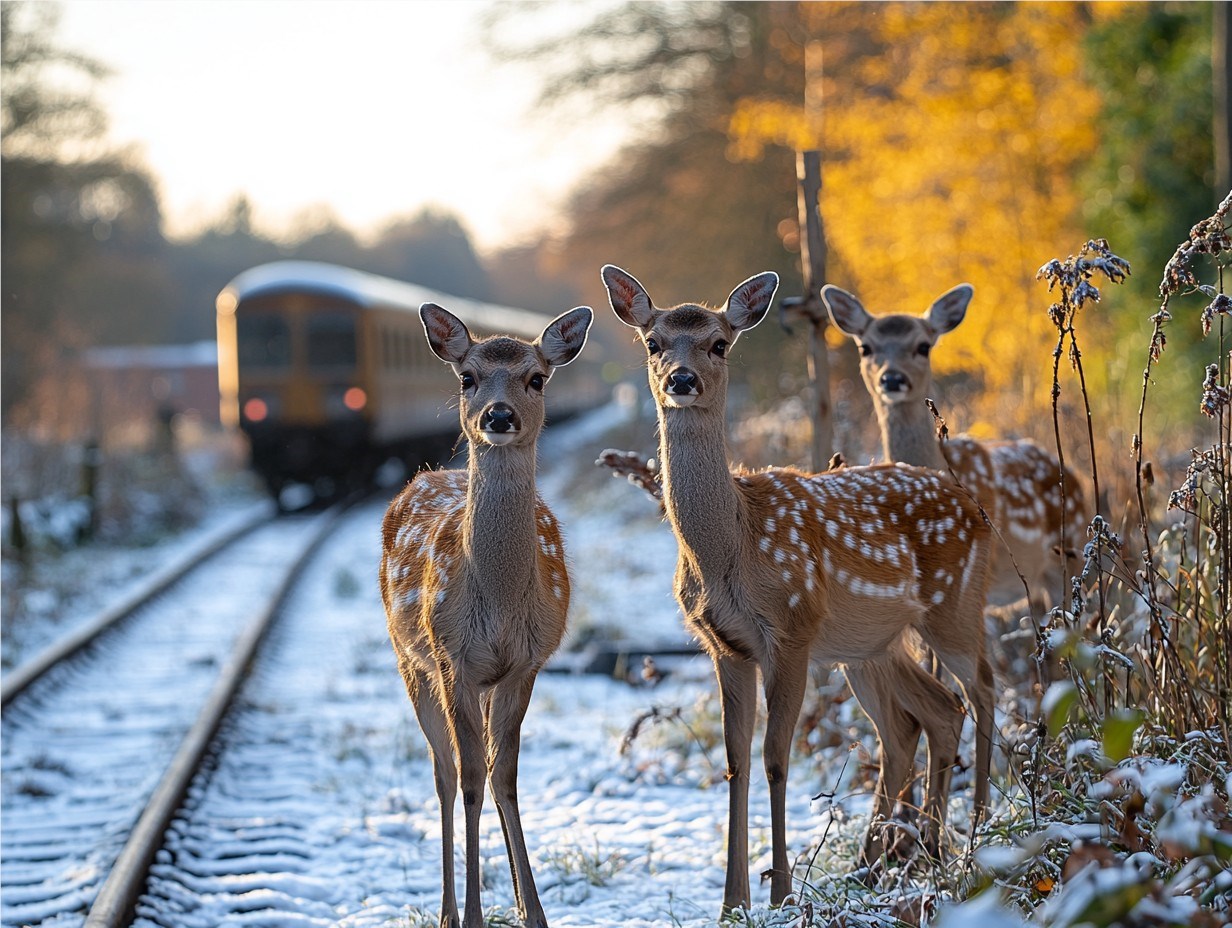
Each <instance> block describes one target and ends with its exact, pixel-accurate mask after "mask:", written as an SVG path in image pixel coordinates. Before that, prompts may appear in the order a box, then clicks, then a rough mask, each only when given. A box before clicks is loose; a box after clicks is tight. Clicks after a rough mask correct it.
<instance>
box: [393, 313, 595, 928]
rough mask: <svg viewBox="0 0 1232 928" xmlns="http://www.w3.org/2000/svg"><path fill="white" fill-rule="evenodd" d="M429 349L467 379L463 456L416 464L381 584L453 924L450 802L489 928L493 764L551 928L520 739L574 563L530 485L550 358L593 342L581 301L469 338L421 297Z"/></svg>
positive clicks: (523, 891) (474, 923)
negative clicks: (483, 879) (534, 858)
mask: <svg viewBox="0 0 1232 928" xmlns="http://www.w3.org/2000/svg"><path fill="white" fill-rule="evenodd" d="M419 312H420V317H421V318H422V320H423V325H424V331H425V332H426V333H427V336H428V344H429V345H430V346H431V348H432V351H433V353H435V354H436V356H437V357H438V358H440V359H441V360H442V361H445V362H447V363H448V364H450V365H452V367H453V369H454V371H455V373H457V375H458V379H459V381H460V382H461V392H460V405H459V414H460V417H461V420H462V430H463V432H464V433H465V435H466V438H467V439H468V441H469V452H468V460H467V469H466V471H465V472H461V471H443V470H442V471H431V472H427V471H425V472H421V473H419V474H418V475H416V477H415V479H414V480H413V481H412V482H411V484H410V485H409V486H407V487H406V489H404V490H403V491H402V492H401V493H400V494H399V495H398V496H397V497H396V498H395V499H394V501H393V502H392V503H391V504H390V506H389V510H388V511H387V512H386V514H385V520H384V523H383V525H382V535H383V554H382V557H381V568H380V581H381V598H382V600H383V602H384V604H385V613H386V616H387V617H388V620H389V637H390V640H391V642H392V643H393V646H394V651H395V652H396V654H397V656H398V670H399V671H400V672H401V674H402V678H403V680H404V681H405V682H406V689H407V692H408V693H409V694H410V697H411V702H412V703H413V704H414V706H415V714H416V715H417V716H418V718H419V724H420V727H421V728H423V732H424V735H425V736H426V737H427V739H428V744H429V747H430V749H431V753H432V765H433V771H434V774H435V778H436V792H437V797H438V798H439V800H440V805H441V835H442V838H441V841H442V858H443V874H442V884H443V889H442V898H441V924H442V926H448V928H458V925H459V920H458V903H457V897H456V893H455V890H454V865H453V843H454V842H453V808H454V798H455V796H456V794H457V788H458V783H459V780H460V781H461V785H462V806H463V811H464V813H465V817H466V921H465V923H464V924H465V928H480V926H482V925H483V912H482V910H481V908H480V899H479V883H480V876H479V814H480V810H481V808H482V806H483V790H484V779H485V772H486V774H487V777H488V779H489V781H490V783H491V788H492V796H493V798H494V800H495V802H496V808H497V811H498V812H499V813H500V821H501V827H502V829H503V830H504V833H505V845H506V848H507V849H508V852H509V867H510V871H511V873H512V876H513V891H514V896H515V901H516V904H517V908H518V912H519V914H520V915H521V917H522V921H523V924H525V925H527V926H530V928H545V926H546V925H547V919H546V918H545V917H544V914H543V907H542V906H541V905H540V903H539V895H538V893H537V892H536V890H535V879H534V877H533V876H532V874H531V868H530V858H529V856H528V855H527V851H526V839H525V837H524V836H523V833H522V822H521V817H520V815H519V813H518V788H517V771H518V749H519V743H520V738H521V726H522V719H523V716H524V715H525V714H526V707H527V705H528V703H529V702H530V697H531V690H532V688H533V687H534V685H535V676H536V674H538V672H539V670H540V668H541V667H543V665H544V663H545V662H546V661H547V659H548V658H549V657H550V656H551V654H552V652H554V651H555V650H556V648H557V646H558V645H559V644H560V640H561V637H562V636H563V635H564V632H565V616H566V613H567V612H568V609H569V576H568V573H567V571H566V568H565V555H564V550H563V547H562V544H561V537H560V529H559V527H558V526H557V523H556V519H555V517H554V516H553V515H552V513H551V511H550V510H549V509H548V507H547V505H546V504H545V503H544V502H543V500H542V499H540V498H539V496H538V494H537V492H536V490H535V463H536V461H535V457H536V453H535V445H536V441H537V440H538V438H539V433H540V431H541V430H542V428H543V422H544V409H543V390H544V387H545V386H546V384H547V382H548V380H549V378H550V377H551V376H552V371H553V370H554V369H555V368H557V367H561V366H563V365H565V364H568V363H569V362H570V361H572V360H573V359H574V358H575V357H577V355H578V352H580V351H581V350H582V346H583V345H584V344H585V343H586V333H587V330H588V329H589V327H590V323H591V321H592V318H593V313H592V312H591V310H590V308H589V307H585V306H582V307H578V308H577V309H574V310H571V311H569V312H567V313H565V314H564V315H562V316H559V317H558V318H557V319H555V320H554V321H553V322H552V323H551V324H550V325H548V327H547V328H545V329H544V330H543V333H542V334H541V335H540V336H539V338H537V339H536V340H535V341H534V342H525V341H522V340H521V339H518V338H512V337H507V336H492V337H490V338H485V339H483V340H482V341H475V340H474V339H473V338H472V337H471V334H470V332H469V331H468V329H467V328H466V326H465V325H464V324H463V323H462V322H461V320H459V319H457V318H456V317H455V316H453V315H452V314H450V313H449V312H447V311H445V310H444V309H442V308H441V307H439V306H437V305H435V304H433V303H425V304H424V305H423V306H421V307H420V310H419Z"/></svg>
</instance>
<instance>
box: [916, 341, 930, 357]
mask: <svg viewBox="0 0 1232 928" xmlns="http://www.w3.org/2000/svg"><path fill="white" fill-rule="evenodd" d="M932 347H933V346H932V345H930V344H929V343H928V342H920V344H919V345H917V346H916V349H915V353H916V354H918V355H919V356H920V357H921V358H927V357H928V352H929V351H930V350H932Z"/></svg>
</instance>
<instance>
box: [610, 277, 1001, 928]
mask: <svg viewBox="0 0 1232 928" xmlns="http://www.w3.org/2000/svg"><path fill="white" fill-rule="evenodd" d="M602 273H603V281H604V284H605V285H606V287H607V292H608V297H609V299H610V301H611V305H612V309H613V310H614V311H615V312H616V315H617V316H618V317H619V318H620V320H621V321H622V322H624V323H625V324H626V325H628V326H631V327H633V328H635V329H636V330H637V331H638V333H639V334H640V336H641V340H642V343H643V345H644V347H645V349H646V355H647V363H648V368H649V377H650V390H651V393H652V394H653V396H654V399H655V404H656V406H657V409H658V420H659V461H660V467H661V476H662V481H663V499H664V502H665V507H666V512H667V519H668V522H669V523H670V525H671V527H672V531H673V532H674V533H675V535H676V539H677V542H678V547H679V559H678V561H677V565H676V577H675V583H674V585H675V595H676V599H677V601H678V602H679V604H680V608H681V610H682V612H683V614H684V620H685V624H686V626H687V628H688V629H689V631H690V632H692V633H693V634H694V635H695V636H696V637H697V639H698V640H699V641H700V642H701V645H702V646H703V647H704V648H705V650H706V651H707V652H708V653H709V655H710V657H711V658H712V660H713V661H714V667H715V673H716V675H717V677H718V685H719V695H720V700H721V703H722V711H723V737H724V741H725V743H726V752H727V779H728V781H729V814H728V842H727V877H726V885H725V889H724V893H723V911H724V912H725V913H726V912H729V911H731V910H733V909H736V908H738V907H741V906H747V905H748V904H749V899H750V897H749V873H748V788H749V774H750V751H751V742H752V737H753V725H754V712H755V707H756V703H757V692H756V685H757V672H758V671H759V670H760V671H761V675H762V683H763V689H764V691H765V698H766V707H767V712H766V714H767V720H766V733H765V741H764V744H763V761H764V765H765V771H766V779H767V781H768V783H769V787H770V808H771V841H772V871H771V876H770V898H771V902H772V903H775V904H778V903H781V902H783V900H784V899H785V898H786V896H787V895H788V893H789V892H790V888H791V869H790V866H789V864H788V859H787V847H786V817H785V799H786V788H787V768H788V754H789V749H790V745H791V741H792V733H793V731H794V729H795V726H796V722H797V720H798V717H799V714H800V707H801V704H802V700H803V696H804V690H805V685H806V680H807V677H808V665H809V662H810V659H816V660H820V661H825V662H829V663H837V664H842V665H843V666H844V669H845V672H846V675H847V679H848V681H849V682H850V684H851V688H852V690H853V692H854V693H855V695H856V698H857V699H858V700H859V702H860V704H861V706H863V708H864V710H865V711H866V712H867V713H868V715H869V717H870V718H871V719H872V721H873V724H874V726H875V727H876V729H877V734H878V737H879V739H880V742H881V769H880V776H879V781H878V786H877V791H876V793H875V797H874V809H873V817H872V824H871V825H870V828H869V833H868V837H867V838H866V840H865V843H864V852H863V857H864V859H865V860H866V861H869V860H871V859H873V858H875V856H876V855H877V854H878V853H879V851H880V848H881V844H880V839H879V837H878V835H879V832H880V829H879V828H878V827H877V823H878V822H879V821H880V820H882V819H884V818H885V817H887V816H888V815H889V813H890V811H891V808H892V806H893V803H894V801H895V799H896V797H897V796H898V794H899V792H900V791H901V789H902V788H903V787H904V786H905V784H906V782H907V780H908V778H909V776H910V774H911V771H912V768H913V764H914V756H915V749H916V745H917V743H918V740H919V735H920V730H921V728H923V730H924V733H925V735H926V737H927V741H928V774H927V787H926V800H925V812H926V815H925V819H924V827H925V831H926V842H927V843H928V844H929V846H930V847H932V848H935V846H936V842H937V840H938V836H939V833H940V829H941V826H942V825H943V823H944V821H945V813H946V794H947V792H948V788H949V773H950V769H951V767H952V765H953V763H954V761H955V758H956V757H957V754H958V745H959V739H960V735H961V728H962V723H963V712H962V704H961V702H960V701H959V699H958V697H957V696H955V695H954V694H953V693H951V692H950V691H949V690H948V689H947V688H946V687H945V686H943V685H942V684H941V683H940V682H938V681H937V680H935V679H934V678H933V677H931V676H930V675H929V674H927V673H925V672H924V671H923V670H922V669H921V668H920V667H919V666H918V664H917V663H916V661H915V660H914V659H913V656H912V655H911V654H910V653H909V648H908V646H907V643H906V635H907V633H908V632H909V631H911V630H914V631H915V632H917V633H918V634H919V636H920V637H921V638H922V639H923V640H924V641H925V642H926V643H927V644H929V645H930V646H931V647H932V648H933V649H934V650H935V652H936V653H937V654H938V655H940V657H941V659H942V660H943V661H944V663H945V666H946V667H947V668H949V670H950V671H951V672H952V673H953V674H954V675H955V677H956V678H957V679H958V680H959V681H960V682H961V683H962V685H963V686H964V688H965V691H966V693H967V694H968V696H969V697H970V699H971V701H972V703H973V704H974V708H975V719H976V728H977V738H976V765H975V766H976V770H975V802H976V805H977V807H978V808H982V807H983V805H984V804H985V803H986V802H987V799H988V788H989V787H988V773H989V763H990V756H991V743H992V731H993V680H992V670H991V667H990V666H989V664H988V662H987V660H986V659H985V657H984V650H983V648H984V645H983V641H984V636H983V624H982V623H983V617H982V610H983V606H984V591H985V584H986V580H987V578H986V570H987V559H988V550H989V530H988V528H987V526H986V525H985V524H984V523H983V521H982V519H981V518H980V515H979V512H978V509H977V507H976V506H975V504H974V503H972V502H971V501H970V500H969V499H968V497H967V496H966V495H965V494H963V493H961V492H960V491H958V490H957V489H956V488H955V487H954V486H953V484H952V483H951V482H950V481H948V480H946V479H943V478H942V477H941V476H940V475H939V474H935V473H932V472H930V471H926V470H922V469H919V468H911V467H903V466H894V465H884V466H875V467H853V468H844V469H841V470H834V471H829V472H826V473H823V474H804V473H801V472H799V471H796V470H792V469H787V468H772V469H769V470H766V471H760V472H755V473H754V472H746V471H742V470H736V471H734V472H733V470H732V469H731V465H730V463H729V457H728V449H727V439H726V426H725V407H726V400H727V382H728V370H727V354H728V352H729V351H730V349H731V347H732V345H733V344H734V343H735V341H736V339H737V337H738V336H739V335H740V333H741V332H743V331H745V330H747V329H750V328H752V327H753V326H755V325H757V323H759V322H760V321H761V320H762V318H763V317H764V316H765V314H766V311H767V310H768V309H769V307H770V302H771V299H772V298H773V295H774V292H775V290H776V289H777V287H778V277H777V276H776V275H775V274H773V273H769V272H767V273H762V274H758V275H756V276H754V277H750V278H749V279H748V280H746V281H744V282H743V283H742V284H740V285H739V286H738V287H736V289H735V290H733V291H732V293H731V295H730V296H729V297H728V299H727V302H726V304H725V305H724V307H723V308H722V309H718V310H713V309H709V308H706V307H704V306H701V305H698V304H694V303H685V304H682V305H679V306H676V307H674V308H670V309H659V308H656V307H655V305H654V304H653V303H652V302H651V299H650V296H649V294H648V293H647V292H646V289H645V288H644V287H643V286H642V285H641V284H640V283H639V282H638V281H637V279H636V278H634V277H633V276H632V275H630V274H628V273H627V272H625V271H623V270H621V269H620V268H617V267H614V266H612V265H607V266H606V267H604V268H603V272H602Z"/></svg>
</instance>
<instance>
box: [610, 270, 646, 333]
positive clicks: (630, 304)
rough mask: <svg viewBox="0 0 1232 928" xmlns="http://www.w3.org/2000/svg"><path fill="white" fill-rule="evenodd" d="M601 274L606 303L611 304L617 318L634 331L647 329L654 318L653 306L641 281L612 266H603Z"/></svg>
mask: <svg viewBox="0 0 1232 928" xmlns="http://www.w3.org/2000/svg"><path fill="white" fill-rule="evenodd" d="M601 273H602V274H603V286H605V287H607V298H608V302H610V303H611V304H612V309H613V310H614V311H615V313H616V316H617V318H619V319H620V321H621V322H623V323H624V324H625V325H628V326H632V327H633V328H635V329H644V328H646V327H648V326H649V325H650V320H651V319H653V318H654V304H653V303H651V301H650V294H649V293H647V292H646V288H645V287H643V286H642V284H641V281H639V280H638V279H637V278H636V277H634V276H633V275H632V274H630V273H629V272H628V271H624V270H621V269H620V268H618V267H617V266H616V265H614V264H605V265H603V271H602V272H601Z"/></svg>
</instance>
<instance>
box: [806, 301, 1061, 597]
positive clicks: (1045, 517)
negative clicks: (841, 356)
mask: <svg viewBox="0 0 1232 928" xmlns="http://www.w3.org/2000/svg"><path fill="white" fill-rule="evenodd" d="M973 293H974V290H973V289H972V287H971V285H970V284H959V285H958V286H957V287H954V288H953V289H951V290H948V291H946V292H945V293H943V294H942V295H941V296H940V297H938V298H937V299H936V300H935V301H934V302H933V304H932V305H931V306H930V307H929V308H928V311H927V312H926V313H924V315H922V316H913V315H910V314H906V313H893V314H889V315H885V316H872V315H870V314H869V313H868V311H867V310H865V308H864V306H863V305H862V304H861V303H860V301H859V300H858V299H856V297H854V296H853V295H852V294H850V293H848V292H847V291H846V290H842V289H840V288H838V287H835V286H833V285H828V286H826V287H823V288H822V291H821V296H822V300H823V301H824V302H825V303H826V306H827V307H828V308H829V310H830V318H831V319H832V320H833V321H834V324H835V326H837V327H838V329H839V330H840V331H841V332H844V333H846V334H847V335H849V336H850V337H851V338H853V339H854V340H855V342H856V345H857V346H858V347H859V351H860V374H861V376H862V377H863V379H864V385H865V387H866V388H867V389H868V392H869V395H870V396H871V397H872V398H873V408H874V409H875V410H876V413H877V421H878V423H879V424H880V426H881V450H882V455H883V456H884V458H885V460H887V461H901V462H903V463H905V464H917V465H919V466H921V467H929V468H932V469H933V470H940V471H945V472H947V473H948V472H950V471H951V470H952V471H953V474H954V476H955V477H956V478H957V479H958V480H959V482H960V483H962V485H963V486H965V487H966V488H967V489H968V490H970V491H971V492H972V493H973V494H974V495H975V497H976V498H977V499H978V500H979V501H980V503H981V504H982V505H983V507H984V509H985V511H986V512H987V513H988V515H989V518H990V519H992V522H993V525H995V526H996V527H997V529H998V530H999V532H1000V533H1001V536H1002V538H1003V539H1004V542H1005V543H1004V544H1001V543H995V544H994V545H993V553H992V562H991V567H990V580H989V600H990V601H991V602H992V603H993V604H995V605H1000V606H1009V605H1011V604H1014V603H1017V602H1019V601H1021V600H1022V599H1023V596H1024V592H1026V593H1028V595H1029V603H1030V609H1031V612H1032V614H1033V615H1034V616H1035V617H1036V618H1037V619H1041V618H1042V617H1043V615H1044V613H1045V611H1046V610H1047V608H1048V606H1049V605H1050V600H1053V601H1055V599H1056V598H1057V597H1059V596H1061V595H1062V594H1063V593H1064V592H1065V588H1064V587H1063V583H1064V576H1063V574H1064V573H1065V572H1066V562H1067V560H1068V558H1069V557H1072V554H1068V553H1067V555H1065V556H1064V557H1063V555H1062V549H1061V547H1060V543H1061V539H1062V537H1063V536H1064V541H1065V550H1066V551H1067V552H1070V551H1071V550H1072V549H1073V548H1081V546H1082V542H1083V540H1084V537H1085V535H1084V532H1085V529H1084V525H1083V522H1082V517H1081V513H1082V511H1083V503H1082V489H1081V487H1080V486H1079V484H1078V481H1077V480H1076V479H1075V477H1074V475H1073V474H1072V473H1071V472H1069V471H1068V470H1066V471H1065V494H1066V496H1067V497H1068V505H1067V506H1063V505H1062V497H1061V474H1062V470H1061V464H1060V462H1058V460H1057V459H1056V457H1055V456H1054V455H1052V454H1049V453H1048V452H1047V451H1045V450H1044V449H1043V448H1041V447H1040V446H1039V445H1037V444H1035V443H1034V442H1031V441H983V442H981V441H975V440H973V439H970V438H954V439H950V440H948V441H946V442H944V443H943V442H941V441H939V440H938V438H937V433H936V428H935V426H934V423H933V417H932V413H930V412H929V410H928V407H927V405H926V404H925V402H924V401H925V399H926V398H931V397H933V395H934V394H933V380H932V360H931V352H932V349H933V346H934V345H936V343H937V339H939V338H940V337H941V336H942V335H944V334H945V333H946V332H950V331H952V330H953V329H954V328H955V327H956V326H957V325H958V324H959V323H960V322H962V321H963V318H964V317H965V316H966V312H967V304H968V303H969V302H970V300H971V296H972V294H973ZM1015 565H1016V568H1015ZM1075 566H1076V565H1075ZM1020 571H1021V573H1022V577H1021V578H1020V577H1019V576H1018V574H1019V572H1020ZM1024 580H1025V581H1026V591H1024V589H1023V581H1024Z"/></svg>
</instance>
